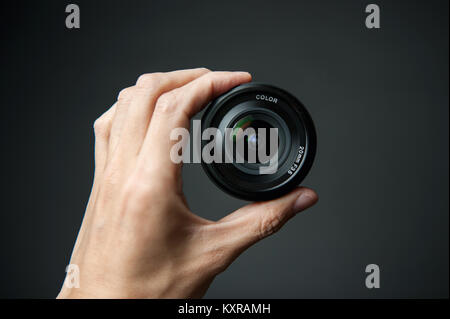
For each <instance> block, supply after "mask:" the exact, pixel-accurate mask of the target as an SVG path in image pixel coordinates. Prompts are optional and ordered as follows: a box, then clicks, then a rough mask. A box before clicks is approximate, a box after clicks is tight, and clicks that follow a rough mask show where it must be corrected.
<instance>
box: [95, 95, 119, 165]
mask: <svg viewBox="0 0 450 319" xmlns="http://www.w3.org/2000/svg"><path fill="white" fill-rule="evenodd" d="M115 111H116V104H114V105H113V106H111V107H110V108H109V110H108V111H106V112H105V113H103V115H102V116H100V117H99V118H98V119H97V120H96V121H95V122H94V133H95V172H96V174H98V173H100V172H103V170H104V168H105V164H106V160H107V157H108V149H109V138H110V134H111V126H112V121H113V118H114V114H115Z"/></svg>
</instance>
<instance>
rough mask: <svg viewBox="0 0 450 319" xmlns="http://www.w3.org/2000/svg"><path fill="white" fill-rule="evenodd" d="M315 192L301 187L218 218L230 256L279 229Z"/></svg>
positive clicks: (308, 203)
mask: <svg viewBox="0 0 450 319" xmlns="http://www.w3.org/2000/svg"><path fill="white" fill-rule="evenodd" d="M317 200H318V197H317V194H316V193H315V192H314V191H313V190H311V189H309V188H304V187H300V188H297V189H295V190H294V191H292V192H291V193H289V194H287V195H285V196H283V197H281V198H278V199H275V200H272V201H268V202H260V203H253V204H250V205H247V206H244V207H243V208H241V209H239V210H237V211H236V212H234V213H232V214H230V215H228V216H227V217H225V218H224V219H222V220H220V221H218V228H219V229H221V231H218V232H217V233H218V234H219V236H221V237H222V238H220V239H219V240H221V241H222V242H223V245H224V246H226V247H230V254H231V256H233V257H232V258H235V257H237V256H238V255H239V254H240V253H241V252H242V251H243V250H245V249H246V248H248V247H249V246H251V245H253V244H254V243H256V242H258V241H259V240H261V239H263V238H265V237H267V236H269V235H271V234H273V233H275V232H276V231H278V230H279V229H280V228H281V227H282V226H283V225H284V224H285V223H286V222H287V221H288V220H289V219H290V218H292V217H293V216H295V215H296V214H297V213H299V212H301V211H303V210H305V209H307V208H309V207H311V206H312V205H314V204H315V203H316V202H317Z"/></svg>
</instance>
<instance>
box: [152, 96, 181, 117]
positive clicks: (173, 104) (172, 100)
mask: <svg viewBox="0 0 450 319" xmlns="http://www.w3.org/2000/svg"><path fill="white" fill-rule="evenodd" d="M176 109H177V98H176V95H175V94H174V93H172V92H168V93H164V94H163V95H161V96H160V97H159V99H158V101H157V102H156V106H155V112H157V113H161V114H171V113H174V112H175V111H176Z"/></svg>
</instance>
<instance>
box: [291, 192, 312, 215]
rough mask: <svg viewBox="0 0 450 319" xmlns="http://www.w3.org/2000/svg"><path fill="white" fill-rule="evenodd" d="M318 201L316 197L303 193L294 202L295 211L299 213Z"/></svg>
mask: <svg viewBox="0 0 450 319" xmlns="http://www.w3.org/2000/svg"><path fill="white" fill-rule="evenodd" d="M315 202H316V199H315V198H313V197H311V196H309V195H308V194H306V193H301V194H300V196H299V197H298V198H297V199H296V201H295V203H294V212H295V213H299V212H301V211H302V210H305V209H307V208H308V207H310V206H312V205H313V204H314V203H315Z"/></svg>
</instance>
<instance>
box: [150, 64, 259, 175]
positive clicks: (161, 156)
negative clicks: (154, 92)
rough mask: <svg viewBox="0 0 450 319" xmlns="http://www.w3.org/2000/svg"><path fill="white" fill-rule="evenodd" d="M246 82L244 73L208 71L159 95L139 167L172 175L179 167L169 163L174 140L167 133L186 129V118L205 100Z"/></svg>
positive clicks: (249, 77) (203, 104) (246, 76)
mask: <svg viewBox="0 0 450 319" xmlns="http://www.w3.org/2000/svg"><path fill="white" fill-rule="evenodd" d="M249 81H251V75H250V74H249V73H247V72H210V73H208V74H205V75H203V76H201V77H199V78H197V79H196V80H194V81H192V82H189V83H188V84H186V85H184V86H182V87H179V88H177V89H175V90H172V91H170V92H168V93H165V94H164V95H162V96H161V97H160V98H159V100H158V101H157V103H156V106H155V110H154V113H153V117H152V120H151V123H150V127H149V129H148V131H147V136H146V137H145V141H144V144H143V146H142V149H141V157H142V161H143V164H144V165H146V166H147V167H149V168H151V170H153V169H157V170H158V171H161V170H164V171H167V170H169V171H168V172H176V171H177V167H179V165H178V164H176V163H173V162H172V161H171V159H170V150H171V147H172V146H173V145H174V144H175V143H177V141H171V140H170V133H171V131H172V130H173V129H176V128H186V129H188V128H189V121H190V118H191V117H193V116H194V115H195V114H196V113H198V112H199V111H201V110H202V108H203V107H205V106H206V105H207V103H208V102H209V101H211V100H212V99H214V98H216V97H217V96H219V95H221V94H223V93H225V92H227V91H228V90H230V89H232V88H233V87H235V86H237V85H239V84H242V83H246V82H249Z"/></svg>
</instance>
